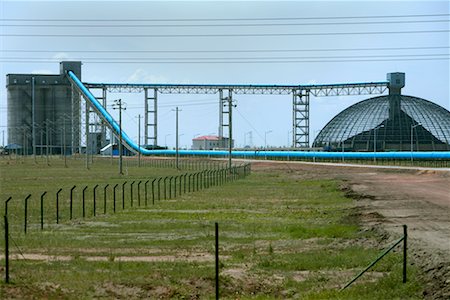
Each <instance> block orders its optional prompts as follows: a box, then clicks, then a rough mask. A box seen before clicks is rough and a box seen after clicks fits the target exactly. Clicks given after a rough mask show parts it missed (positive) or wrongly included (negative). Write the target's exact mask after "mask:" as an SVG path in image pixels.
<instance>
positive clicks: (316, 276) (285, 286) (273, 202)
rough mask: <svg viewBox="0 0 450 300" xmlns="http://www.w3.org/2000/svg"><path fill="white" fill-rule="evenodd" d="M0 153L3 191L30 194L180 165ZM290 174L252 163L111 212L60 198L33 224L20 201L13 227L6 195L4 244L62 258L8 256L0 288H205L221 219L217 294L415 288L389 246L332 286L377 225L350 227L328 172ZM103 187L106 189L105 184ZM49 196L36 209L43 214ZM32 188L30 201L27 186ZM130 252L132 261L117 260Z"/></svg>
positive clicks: (142, 293) (55, 291)
mask: <svg viewBox="0 0 450 300" xmlns="http://www.w3.org/2000/svg"><path fill="white" fill-rule="evenodd" d="M0 163H2V164H1V167H2V174H1V182H2V191H1V194H2V197H3V198H5V196H6V195H13V196H14V200H13V201H15V200H16V199H21V197H23V196H24V195H25V194H27V193H33V195H39V193H41V192H42V190H43V189H44V188H45V189H48V190H52V191H55V190H56V189H57V188H58V187H62V186H69V187H70V186H71V185H73V184H77V185H88V184H93V183H101V184H104V183H107V182H110V181H112V180H117V181H118V182H119V181H120V182H121V181H123V180H142V179H145V178H154V177H159V176H166V175H174V174H178V172H179V171H176V170H174V169H169V168H154V167H149V166H146V167H142V168H137V167H130V168H129V169H128V175H126V176H124V178H122V176H118V175H117V174H116V171H117V168H116V165H114V166H111V165H110V163H109V161H108V160H105V161H98V162H96V163H94V165H93V167H92V168H91V169H90V170H89V171H87V170H85V169H84V168H83V162H82V161H79V164H78V165H77V161H71V164H70V166H69V168H65V167H64V166H63V165H62V164H61V161H57V160H56V159H55V161H54V163H53V164H52V166H51V167H47V166H45V167H40V165H38V166H36V165H34V164H33V163H32V162H31V161H29V162H24V163H17V164H6V163H5V161H0ZM293 175H295V174H285V173H282V172H280V171H272V172H270V171H267V172H253V174H252V175H250V176H249V177H247V178H245V179H240V180H238V181H235V182H230V183H227V184H225V185H222V186H218V187H211V188H209V189H205V190H202V191H198V192H194V193H189V194H183V195H182V196H181V197H179V196H178V197H177V198H176V199H171V200H161V201H156V203H155V205H151V204H149V205H148V206H147V207H145V206H143V205H141V207H137V206H134V207H133V208H131V207H129V206H128V205H127V207H126V209H125V210H122V209H120V210H118V211H117V213H115V214H114V213H113V212H112V211H110V210H108V212H107V214H105V215H104V214H103V213H101V214H99V215H97V216H96V217H93V216H92V214H89V215H88V216H87V217H86V218H85V219H83V218H81V217H80V214H79V212H80V211H79V207H78V208H77V215H76V218H74V219H73V220H71V221H70V220H68V218H67V206H64V207H63V216H64V217H63V219H62V222H61V224H58V225H57V224H55V222H54V218H53V217H52V216H47V219H46V220H47V221H48V222H47V221H46V226H45V230H44V231H41V230H40V227H39V216H38V205H37V204H36V205H31V206H30V215H31V218H30V222H31V224H30V226H29V231H28V233H27V234H26V235H25V234H24V233H23V230H22V218H23V216H22V213H23V203H22V201H15V202H14V203H15V204H14V205H11V208H10V212H11V228H12V231H11V236H12V238H13V239H14V242H15V244H16V245H17V247H16V246H15V245H12V246H11V252H12V253H13V254H14V255H18V256H20V252H22V253H25V254H35V255H36V254H40V255H48V256H49V257H54V258H56V257H58V258H60V259H61V258H63V257H66V258H68V260H64V261H62V260H49V261H45V260H44V261H43V260H40V261H39V260H38V261H36V260H12V261H11V279H12V282H13V283H12V284H10V285H5V284H2V285H0V297H1V298H14V297H15V298H65V299H90V298H164V299H168V298H178V299H185V298H194V299H195V298H201V299H204V298H207V299H208V298H214V260H213V257H214V256H213V255H214V223H215V222H218V223H219V229H220V256H221V261H220V262H221V278H220V280H221V297H222V298H228V299H236V298H239V299H273V298H302V299H303V298H304V299H395V298H398V299H405V298H418V297H419V296H420V291H421V288H422V283H421V282H420V281H419V280H418V279H417V276H415V273H416V272H417V270H416V269H415V267H410V268H409V271H408V272H409V279H410V280H409V281H408V283H406V284H401V256H400V254H398V253H390V254H389V255H388V256H386V257H385V258H384V259H383V260H382V261H381V262H380V263H379V264H377V265H376V266H375V267H374V268H373V269H372V270H371V272H369V274H366V275H364V276H363V277H362V278H361V279H360V280H359V281H357V282H356V283H355V284H354V285H352V286H351V287H350V288H348V289H347V290H345V291H343V292H340V291H339V289H340V288H341V287H342V286H343V285H344V284H345V283H346V282H348V281H349V280H350V279H351V278H352V277H353V276H355V275H356V274H357V273H358V271H360V270H361V269H363V268H364V267H365V266H366V265H368V264H369V263H370V262H371V261H372V260H373V259H375V258H376V257H377V256H378V254H379V253H380V252H381V250H382V248H384V247H386V246H388V245H387V244H388V243H386V244H383V245H379V246H378V247H375V248H374V247H373V246H370V245H376V244H377V242H376V241H378V237H377V236H376V235H374V233H367V232H365V231H362V230H361V227H360V224H359V223H358V222H359V221H358V219H357V217H355V214H354V209H353V207H354V202H353V201H354V200H352V199H348V198H346V197H345V196H344V193H343V192H342V191H340V189H339V184H340V183H339V182H338V181H334V180H317V179H314V180H308V179H306V180H298V179H295V176H293ZM12 186H14V187H15V188H12ZM4 188H5V189H4ZM99 194H100V196H99V198H100V199H103V198H102V193H99ZM119 194H120V193H119ZM78 196H79V195H78ZM107 196H108V201H109V199H110V197H109V196H110V194H108V195H107ZM90 197H91V196H90ZM51 199H52V198H51V197H49V198H48V200H49V201H48V202H49V203H48V205H49V206H48V207H46V209H48V210H46V211H49V212H51V213H52V214H53V212H54V211H52V209H54V208H53V205H51V204H52V203H53V200H51ZM126 199H127V201H129V198H126ZM33 200H34V201H35V202H38V201H36V200H38V197H33ZM77 201H79V198H77ZM89 201H91V198H90V200H89ZM12 203H13V202H12ZM12 203H11V204H12ZM127 203H128V202H127ZM77 204H79V202H77ZM108 205H109V204H108ZM91 208H92V207H90V208H89V209H91ZM52 218H53V222H51V221H52ZM395 238H396V237H393V239H395ZM1 246H2V247H3V241H2V242H1ZM19 249H20V252H19ZM133 257H134V258H135V259H140V261H125V259H130V258H133ZM93 258H96V259H97V260H94V261H93V260H92V259H93ZM142 258H151V259H152V260H153V261H143V260H142ZM98 259H101V260H100V261H99V260H98ZM1 275H3V273H2V274H1Z"/></svg>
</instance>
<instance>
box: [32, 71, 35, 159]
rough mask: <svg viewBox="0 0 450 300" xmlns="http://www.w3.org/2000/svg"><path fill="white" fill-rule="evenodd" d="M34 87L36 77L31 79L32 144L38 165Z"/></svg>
mask: <svg viewBox="0 0 450 300" xmlns="http://www.w3.org/2000/svg"><path fill="white" fill-rule="evenodd" d="M34 85H35V80H34V76H33V77H31V102H32V103H31V105H32V108H31V114H32V115H31V135H32V137H31V142H32V144H33V158H34V162H35V163H36V130H35V125H36V124H35V122H36V115H35V113H36V101H35V97H34Z"/></svg>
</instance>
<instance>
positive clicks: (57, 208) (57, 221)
mask: <svg viewBox="0 0 450 300" xmlns="http://www.w3.org/2000/svg"><path fill="white" fill-rule="evenodd" d="M61 191H62V189H59V190H58V191H57V192H56V224H59V193H61Z"/></svg>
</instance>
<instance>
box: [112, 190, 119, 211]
mask: <svg viewBox="0 0 450 300" xmlns="http://www.w3.org/2000/svg"><path fill="white" fill-rule="evenodd" d="M118 186H119V184H118V183H116V185H114V187H113V212H114V213H116V188H117V187H118Z"/></svg>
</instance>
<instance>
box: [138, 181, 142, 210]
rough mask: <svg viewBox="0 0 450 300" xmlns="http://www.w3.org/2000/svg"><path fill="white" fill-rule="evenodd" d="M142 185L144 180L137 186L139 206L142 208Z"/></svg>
mask: <svg viewBox="0 0 450 300" xmlns="http://www.w3.org/2000/svg"><path fill="white" fill-rule="evenodd" d="M141 183H142V180H139V181H138V184H137V192H138V206H141V188H140V186H141Z"/></svg>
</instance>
